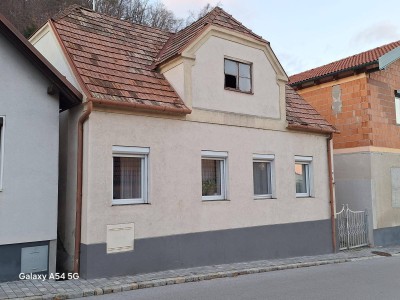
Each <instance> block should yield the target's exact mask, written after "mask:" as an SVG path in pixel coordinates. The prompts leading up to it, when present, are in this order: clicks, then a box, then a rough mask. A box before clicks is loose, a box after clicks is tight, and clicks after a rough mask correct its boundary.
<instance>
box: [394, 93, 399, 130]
mask: <svg viewBox="0 0 400 300" xmlns="http://www.w3.org/2000/svg"><path fill="white" fill-rule="evenodd" d="M394 105H395V106H394V107H395V111H396V124H400V98H398V97H396V98H394Z"/></svg>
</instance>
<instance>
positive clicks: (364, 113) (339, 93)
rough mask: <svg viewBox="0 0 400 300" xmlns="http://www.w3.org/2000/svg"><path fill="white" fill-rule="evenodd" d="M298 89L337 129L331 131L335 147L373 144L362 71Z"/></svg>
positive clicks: (364, 78)
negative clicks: (334, 131)
mask: <svg viewBox="0 0 400 300" xmlns="http://www.w3.org/2000/svg"><path fill="white" fill-rule="evenodd" d="M297 92H298V93H299V94H300V95H301V96H302V97H303V98H304V99H305V100H306V101H307V102H308V103H310V104H311V105H312V106H313V107H314V108H315V109H316V110H317V111H318V112H319V113H320V114H321V115H322V116H323V117H324V118H325V119H326V120H327V121H328V122H329V123H331V124H334V125H335V127H336V128H337V129H338V130H339V131H340V134H334V137H333V148H334V149H343V148H353V147H362V146H370V145H372V127H371V126H372V125H371V118H372V117H371V110H370V109H369V108H370V104H369V103H368V100H369V98H368V85H367V78H366V76H365V74H360V75H358V76H354V77H350V78H345V79H341V80H337V81H333V82H327V83H323V84H320V85H317V86H314V87H310V88H305V89H301V90H298V91H297ZM393 101H394V99H393Z"/></svg>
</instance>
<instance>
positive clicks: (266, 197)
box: [253, 196, 278, 200]
mask: <svg viewBox="0 0 400 300" xmlns="http://www.w3.org/2000/svg"><path fill="white" fill-rule="evenodd" d="M253 199H254V200H268V199H272V200H274V199H275V200H276V199H278V198H276V197H272V196H260V197H257V196H254V198H253Z"/></svg>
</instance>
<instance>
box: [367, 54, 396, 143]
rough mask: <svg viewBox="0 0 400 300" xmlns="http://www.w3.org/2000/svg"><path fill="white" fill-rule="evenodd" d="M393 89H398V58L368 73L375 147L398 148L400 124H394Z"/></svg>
mask: <svg viewBox="0 0 400 300" xmlns="http://www.w3.org/2000/svg"><path fill="white" fill-rule="evenodd" d="M394 90H400V60H398V61H397V62H395V63H393V64H391V65H390V66H389V67H388V68H387V69H386V70H383V71H380V72H374V73H371V74H369V78H368V91H369V95H368V98H369V99H368V100H369V103H370V105H371V108H370V110H371V114H372V139H373V143H372V144H373V145H374V146H377V147H388V148H399V149H400V125H397V124H396V111H395V105H394Z"/></svg>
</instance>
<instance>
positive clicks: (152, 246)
mask: <svg viewBox="0 0 400 300" xmlns="http://www.w3.org/2000/svg"><path fill="white" fill-rule="evenodd" d="M331 236H332V233H331V222H330V220H319V221H312V222H302V223H291V224H280V225H269V226H257V227H249V228H240V229H229V230H218V231H211V232H199V233H191V234H181V235H172V236H164V237H156V238H148V239H137V240H135V245H134V247H135V249H134V251H130V252H124V253H117V254H107V252H106V244H105V243H102V244H91V245H85V244H81V256H80V259H81V263H80V271H81V273H80V275H81V277H83V278H98V277H108V276H118V275H132V274H139V273H148V272H156V271H162V270H172V269H180V268H190V267H197V266H206V265H214V264H226V263H233V262H244V261H253V260H263V259H272V258H285V257H294V256H304V255H317V254H324V253H331V252H332V238H331Z"/></svg>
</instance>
